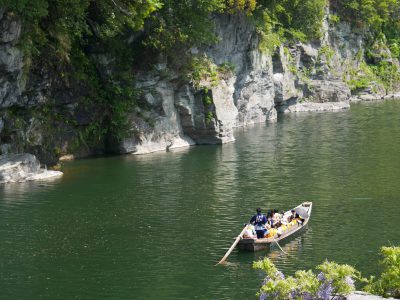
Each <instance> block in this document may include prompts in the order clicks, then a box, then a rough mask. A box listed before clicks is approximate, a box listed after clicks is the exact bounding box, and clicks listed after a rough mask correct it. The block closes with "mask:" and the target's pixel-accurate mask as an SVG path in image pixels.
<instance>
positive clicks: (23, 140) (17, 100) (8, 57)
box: [0, 11, 398, 164]
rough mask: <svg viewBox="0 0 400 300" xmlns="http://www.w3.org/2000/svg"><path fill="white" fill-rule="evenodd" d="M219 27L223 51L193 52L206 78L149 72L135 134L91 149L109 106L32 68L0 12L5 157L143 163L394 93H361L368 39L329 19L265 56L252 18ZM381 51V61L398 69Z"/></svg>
mask: <svg viewBox="0 0 400 300" xmlns="http://www.w3.org/2000/svg"><path fill="white" fill-rule="evenodd" d="M212 22H213V24H214V31H215V35H216V36H217V38H218V39H217V42H216V43H215V44H212V45H211V46H199V47H193V48H191V49H190V50H189V52H190V56H191V57H192V63H193V64H195V65H196V66H197V67H198V68H199V67H200V68H202V72H200V73H199V74H197V73H195V71H194V70H190V69H189V71H188V70H182V69H179V68H177V67H176V66H171V65H170V64H169V63H168V62H167V61H165V59H164V58H160V59H159V61H158V63H156V64H155V65H154V67H153V68H151V69H149V68H144V67H141V68H140V71H136V72H135V78H136V80H135V83H134V85H135V89H136V90H137V91H139V92H138V97H137V99H138V100H137V105H135V107H134V108H133V109H132V110H130V111H129V113H128V119H127V121H128V124H127V125H128V130H127V132H126V133H125V134H124V135H123V136H122V137H116V136H114V135H113V134H110V133H107V134H106V135H105V136H106V138H105V139H102V138H99V139H98V141H97V143H94V144H89V143H87V141H86V140H85V139H86V137H87V136H89V137H90V138H93V136H92V135H93V134H92V133H93V132H99V131H100V132H101V128H99V127H101V124H102V123H101V122H94V121H96V118H99V116H100V115H101V116H102V118H104V116H107V112H106V111H105V109H104V107H106V106H103V108H101V107H100V106H97V105H94V104H93V103H90V102H89V103H87V102H85V101H84V98H85V86H82V85H80V84H79V79H74V80H67V79H65V78H64V77H63V72H62V70H61V71H60V70H59V71H58V72H50V71H49V70H48V69H45V68H44V69H43V70H42V69H40V68H39V69H38V68H28V67H27V64H28V62H27V60H26V58H25V59H24V56H23V52H22V50H21V48H20V46H19V45H18V43H19V41H20V36H21V30H23V28H22V26H21V22H20V21H19V20H18V18H17V17H16V16H15V15H14V14H10V13H5V12H4V11H0V28H1V29H2V30H1V36H0V152H1V153H8V152H10V153H18V152H23V151H24V152H29V153H33V154H35V155H37V156H38V157H39V159H40V160H41V161H42V162H43V163H48V164H54V163H56V162H57V160H58V158H59V157H60V156H61V155H63V154H66V153H72V154H75V155H76V156H87V155H92V154H101V153H105V152H110V151H112V152H117V153H135V154H144V153H150V152H154V151H168V150H169V149H173V148H177V147H183V146H189V145H194V144H222V143H226V142H231V141H233V140H234V138H233V130H234V128H236V127H240V126H246V125H249V124H254V123H262V122H266V121H268V120H274V119H276V118H277V112H292V111H304V110H332V109H345V108H348V107H349V101H350V100H351V99H352V96H353V99H354V97H356V98H357V99H368V98H376V99H378V98H381V97H384V96H385V94H386V93H387V89H386V90H385V88H384V87H383V86H382V84H380V83H378V82H374V81H372V80H370V81H369V84H368V85H367V86H362V87H361V88H360V87H359V86H356V85H355V81H356V80H355V78H356V79H357V78H359V77H362V78H363V76H364V77H365V76H369V75H370V74H369V73H368V71H367V70H366V69H365V68H364V65H365V60H364V51H365V39H364V36H365V32H362V31H357V30H354V29H352V28H351V26H350V25H349V24H347V23H344V22H336V23H335V22H332V21H331V20H330V14H329V12H326V16H325V19H324V22H323V30H322V31H323V32H322V33H323V34H322V36H321V38H320V39H319V40H316V41H313V42H311V43H300V42H298V43H287V44H282V45H281V46H280V47H279V48H278V49H277V50H276V51H273V52H268V51H262V50H261V49H260V40H259V39H260V36H259V34H258V33H257V30H256V27H255V25H254V23H253V22H250V21H249V18H248V17H247V16H246V15H245V14H236V15H232V14H218V15H215V16H213V18H212ZM382 49H384V47H381V48H380V50H379V51H380V53H376V55H375V56H376V58H377V59H379V57H385V59H386V60H388V61H389V62H390V64H394V65H398V61H397V60H396V59H395V58H392V57H390V56H389V57H388V56H387V55H383V54H382V51H383V52H384V50H382ZM379 51H377V52H379ZM384 54H387V53H384ZM96 55H97V56H96ZM92 56H93V57H95V58H96V59H97V69H98V71H99V72H100V73H101V74H107V73H109V72H112V68H110V66H109V61H111V60H112V59H110V60H108V59H107V58H106V57H107V56H106V55H98V54H95V53H94V54H93V55H92ZM72 74H73V73H72ZM132 84H133V83H132ZM397 88H398V86H394V87H393V90H396V89H397ZM356 93H357V96H355V95H356ZM109 123H112V120H111V121H109ZM109 123H107V124H109ZM93 127H96V128H95V130H96V131H94V129H93ZM88 128H89V129H90V130H88ZM92 129H93V130H92ZM82 130H85V132H86V133H87V135H83V134H82ZM94 140H96V139H94Z"/></svg>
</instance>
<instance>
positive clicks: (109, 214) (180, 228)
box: [0, 101, 400, 299]
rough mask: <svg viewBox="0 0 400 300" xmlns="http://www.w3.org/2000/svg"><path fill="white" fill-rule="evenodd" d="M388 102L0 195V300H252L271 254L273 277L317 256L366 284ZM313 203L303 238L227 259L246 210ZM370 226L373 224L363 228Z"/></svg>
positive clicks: (289, 118) (108, 161)
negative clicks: (260, 268)
mask: <svg viewBox="0 0 400 300" xmlns="http://www.w3.org/2000/svg"><path fill="white" fill-rule="evenodd" d="M399 114H400V103H399V102H391V101H388V102H384V103H382V104H380V105H376V104H370V105H354V106H353V107H352V109H351V110H350V111H345V112H336V113H325V114H318V113H304V114H292V115H285V116H281V117H280V120H279V121H278V122H275V123H269V124H267V125H257V126H252V127H248V128H241V129H238V130H237V132H236V139H237V141H236V142H235V143H230V144H226V145H223V146H198V147H191V148H186V149H180V150H173V151H170V152H167V153H154V154H150V155H145V156H130V155H127V156H120V157H108V158H94V159H87V160H77V161H75V162H71V163H67V164H65V166H64V170H63V171H64V172H65V175H64V177H63V178H61V179H60V180H59V181H56V182H41V183H26V184H18V185H5V186H2V187H0V240H1V241H2V243H1V245H0V290H1V294H0V295H1V296H0V297H4V298H5V299H39V298H40V299H71V298H72V299H73V298H77V299H99V298H102V299H103V298H109V299H130V298H134V299H188V298H189V299H191V298H193V299H196V298H197V299H252V298H253V296H254V295H255V293H256V291H257V290H258V288H259V285H260V282H261V278H262V274H260V273H259V272H257V271H255V270H253V269H252V267H251V265H252V262H253V261H254V260H257V259H261V258H263V257H264V256H267V257H269V258H271V259H272V260H273V261H274V262H275V263H276V264H277V266H278V267H279V268H280V269H282V270H283V271H284V272H285V273H288V274H293V273H294V272H295V271H296V270H297V269H312V268H314V267H315V266H316V265H318V264H320V263H322V262H323V261H324V260H325V259H331V260H336V261H338V262H339V263H350V264H352V265H354V266H355V267H356V268H358V269H360V270H361V271H362V272H364V273H365V274H366V275H369V274H373V273H376V272H377V266H376V265H374V264H372V263H371V262H373V261H377V260H378V255H377V251H378V249H379V247H380V246H382V245H384V244H388V243H392V244H399V243H400V236H399V234H398V231H397V228H396V225H395V223H394V219H393V218H394V215H393V212H394V211H396V210H397V209H398V205H399V198H400V187H399V185H398V182H397V180H396V179H397V178H400V160H399V159H398V153H400V121H399V118H398V115H399ZM303 201H312V202H313V213H312V217H311V221H310V223H309V225H308V227H307V229H306V230H305V231H304V232H303V233H301V234H299V235H296V236H295V237H293V238H291V239H289V240H287V241H281V242H280V245H281V247H282V248H283V250H284V251H285V252H287V253H288V254H287V255H285V254H284V253H283V252H282V251H281V250H279V248H278V247H277V246H276V245H273V246H272V247H271V249H270V250H269V251H267V252H258V253H249V252H238V251H234V252H233V253H232V254H231V256H230V257H229V260H228V263H227V264H226V265H224V266H219V267H215V263H216V262H217V261H219V259H220V258H221V257H222V256H223V254H224V253H225V252H226V250H227V249H228V248H229V246H230V245H231V244H232V243H233V239H234V238H235V237H236V236H237V235H238V234H239V232H240V230H241V228H242V227H243V224H244V223H246V222H248V221H249V219H250V217H251V216H252V215H253V214H254V210H255V208H256V207H263V208H265V209H267V208H277V209H280V210H287V209H290V208H291V207H294V206H296V205H298V204H299V203H301V202H303ZM371 223H376V224H379V226H371Z"/></svg>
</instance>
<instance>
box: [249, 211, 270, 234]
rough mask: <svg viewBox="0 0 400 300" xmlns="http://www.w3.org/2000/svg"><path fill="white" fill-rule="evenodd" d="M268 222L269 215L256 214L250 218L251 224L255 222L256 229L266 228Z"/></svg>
mask: <svg viewBox="0 0 400 300" xmlns="http://www.w3.org/2000/svg"><path fill="white" fill-rule="evenodd" d="M266 223H267V217H266V216H264V215H263V214H256V215H254V216H253V217H252V218H251V219H250V224H253V225H254V227H255V229H256V230H259V229H261V228H262V229H264V228H265V226H264V225H265V224H266Z"/></svg>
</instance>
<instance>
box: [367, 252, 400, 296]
mask: <svg viewBox="0 0 400 300" xmlns="http://www.w3.org/2000/svg"><path fill="white" fill-rule="evenodd" d="M381 255H382V256H383V260H382V261H381V264H382V265H383V272H382V274H381V276H380V277H379V278H377V279H376V278H375V277H371V278H370V280H369V282H368V285H367V286H366V287H365V288H364V290H365V291H366V292H369V293H372V294H377V295H380V296H383V297H396V298H400V247H382V248H381Z"/></svg>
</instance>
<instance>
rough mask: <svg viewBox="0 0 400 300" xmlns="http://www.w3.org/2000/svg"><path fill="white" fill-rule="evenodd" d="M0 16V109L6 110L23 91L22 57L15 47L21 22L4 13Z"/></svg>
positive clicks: (15, 101) (17, 99)
mask: <svg viewBox="0 0 400 300" xmlns="http://www.w3.org/2000/svg"><path fill="white" fill-rule="evenodd" d="M0 16H1V18H0V108H7V107H11V106H13V105H15V104H16V103H17V102H18V101H19V97H20V96H21V94H22V91H23V90H24V82H23V79H22V77H23V76H22V75H23V55H22V52H21V50H19V49H18V48H17V47H16V43H17V42H18V40H19V37H20V34H21V22H20V21H19V20H18V19H16V17H15V16H11V15H8V14H6V13H2V14H0Z"/></svg>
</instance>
